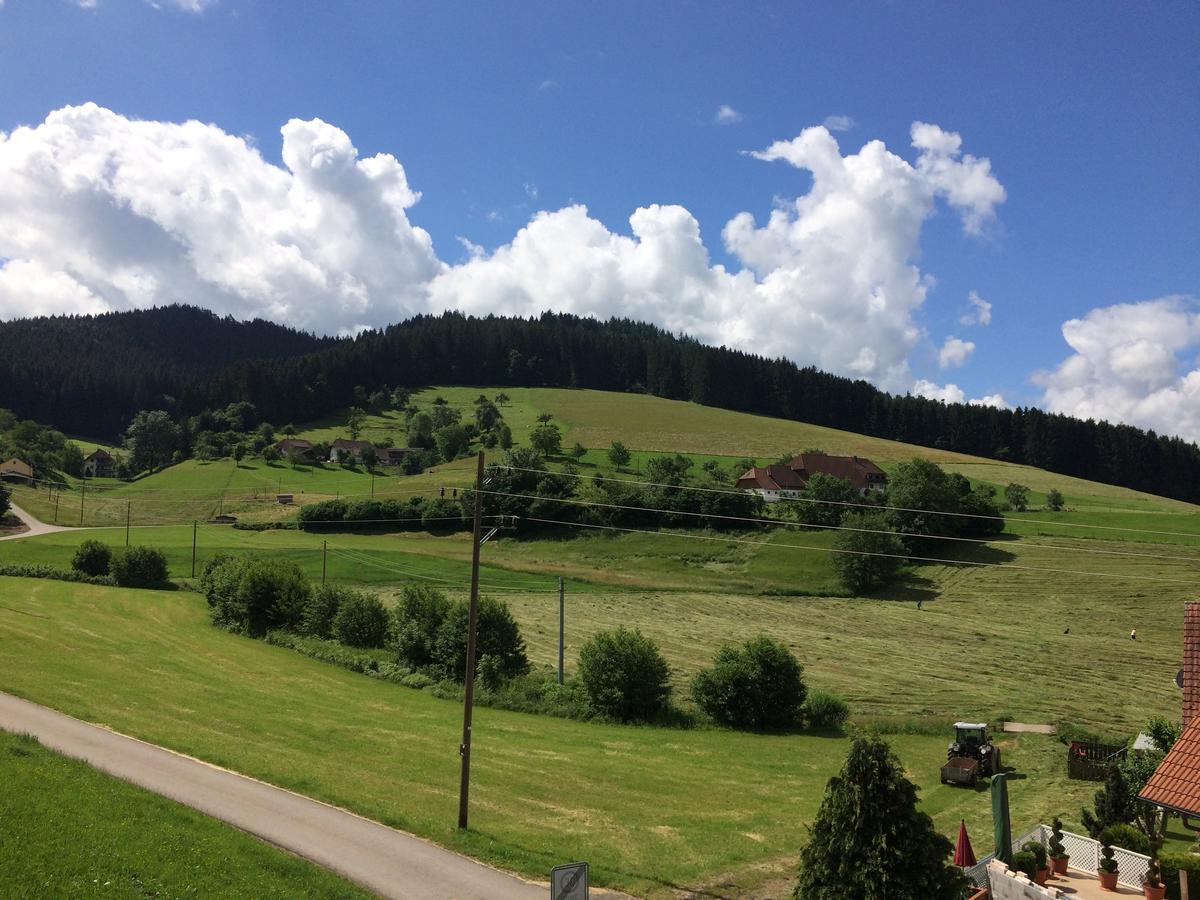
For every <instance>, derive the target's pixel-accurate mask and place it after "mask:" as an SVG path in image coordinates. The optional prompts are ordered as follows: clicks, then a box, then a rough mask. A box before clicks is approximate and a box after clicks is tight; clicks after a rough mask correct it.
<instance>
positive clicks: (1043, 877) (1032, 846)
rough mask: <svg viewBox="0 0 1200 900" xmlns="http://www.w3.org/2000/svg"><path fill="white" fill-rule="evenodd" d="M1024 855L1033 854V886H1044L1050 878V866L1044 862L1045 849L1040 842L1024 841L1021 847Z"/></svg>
mask: <svg viewBox="0 0 1200 900" xmlns="http://www.w3.org/2000/svg"><path fill="white" fill-rule="evenodd" d="M1021 849H1022V850H1024V851H1025V852H1026V853H1032V854H1033V861H1034V872H1033V880H1034V883H1035V884H1039V885H1044V884H1045V883H1046V882H1047V881H1048V880H1049V878H1050V864H1049V862H1047V860H1046V848H1045V847H1044V846H1043V845H1042V842H1041V841H1026V842H1025V843H1024V844H1022V845H1021Z"/></svg>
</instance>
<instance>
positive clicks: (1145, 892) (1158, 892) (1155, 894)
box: [1142, 884, 1167, 900]
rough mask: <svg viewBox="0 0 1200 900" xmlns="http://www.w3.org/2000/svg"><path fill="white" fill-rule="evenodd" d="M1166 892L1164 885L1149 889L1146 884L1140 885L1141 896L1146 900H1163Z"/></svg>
mask: <svg viewBox="0 0 1200 900" xmlns="http://www.w3.org/2000/svg"><path fill="white" fill-rule="evenodd" d="M1166 892H1167V886H1166V885H1165V884H1160V885H1159V886H1158V887H1150V885H1148V884H1143V885H1142V896H1143V897H1145V898H1146V900H1163V897H1164V896H1165V895H1166Z"/></svg>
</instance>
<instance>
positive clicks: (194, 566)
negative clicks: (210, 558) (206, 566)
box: [192, 519, 199, 578]
mask: <svg viewBox="0 0 1200 900" xmlns="http://www.w3.org/2000/svg"><path fill="white" fill-rule="evenodd" d="M198 527H199V526H198V524H197V522H196V520H195V519H192V577H193V578H195V577H196V529H197V528H198Z"/></svg>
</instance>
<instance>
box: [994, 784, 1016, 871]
mask: <svg viewBox="0 0 1200 900" xmlns="http://www.w3.org/2000/svg"><path fill="white" fill-rule="evenodd" d="M992 828H993V830H994V831H995V834H996V849H995V850H993V851H992V853H993V854H994V855H995V857H996V859H998V860H1000V861H1001V862H1003V863H1004V864H1005V865H1006V866H1012V861H1013V853H1012V824H1011V823H1010V822H1009V818H1008V776H1007V775H1005V774H1004V773H1000V774H999V775H993V776H992Z"/></svg>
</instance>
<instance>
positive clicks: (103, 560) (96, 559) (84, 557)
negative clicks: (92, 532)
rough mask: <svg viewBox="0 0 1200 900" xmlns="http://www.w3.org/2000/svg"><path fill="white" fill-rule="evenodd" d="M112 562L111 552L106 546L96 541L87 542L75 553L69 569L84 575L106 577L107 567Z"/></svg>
mask: <svg viewBox="0 0 1200 900" xmlns="http://www.w3.org/2000/svg"><path fill="white" fill-rule="evenodd" d="M111 561H112V550H110V549H109V547H108V544H105V543H103V542H101V541H96V540H87V541H84V542H83V543H82V544H80V545H79V549H78V550H76V551H75V558H74V559H72V560H71V568H72V569H74V570H75V571H77V572H82V573H83V574H84V575H107V574H108V566H109V563H110V562H111Z"/></svg>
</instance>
